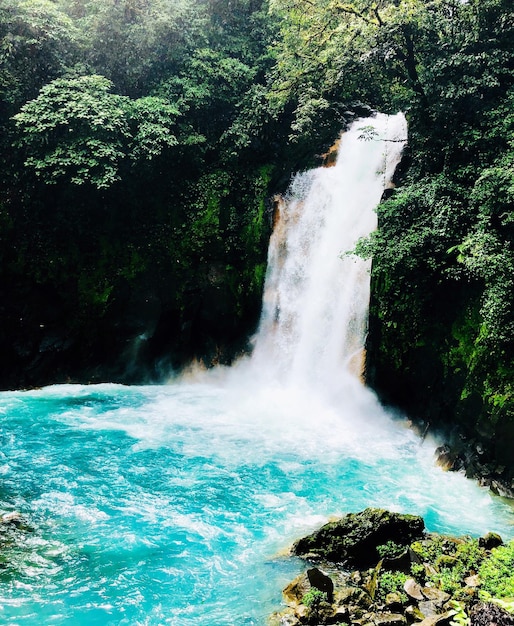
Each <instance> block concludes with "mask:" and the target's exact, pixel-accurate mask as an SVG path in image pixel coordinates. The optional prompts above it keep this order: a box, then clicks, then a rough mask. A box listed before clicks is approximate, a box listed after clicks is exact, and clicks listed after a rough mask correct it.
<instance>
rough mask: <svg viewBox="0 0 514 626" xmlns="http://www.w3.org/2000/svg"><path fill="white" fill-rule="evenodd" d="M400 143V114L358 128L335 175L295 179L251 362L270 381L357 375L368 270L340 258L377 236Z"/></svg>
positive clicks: (280, 222)
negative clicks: (382, 202)
mask: <svg viewBox="0 0 514 626" xmlns="http://www.w3.org/2000/svg"><path fill="white" fill-rule="evenodd" d="M406 136H407V125H406V121H405V118H404V116H403V115H402V114H401V113H399V114H397V115H395V116H387V115H383V114H378V115H376V116H375V117H373V118H369V119H359V120H357V121H355V122H354V123H353V124H352V126H351V127H350V129H349V130H348V132H346V133H344V134H343V136H342V138H341V142H340V147H339V156H338V158H337V161H336V163H335V165H334V166H333V167H320V168H318V169H315V170H312V171H310V172H307V173H304V174H300V175H298V176H296V178H295V179H294V181H293V183H292V186H291V188H290V190H289V192H288V194H287V196H286V197H285V198H283V199H282V200H281V202H280V203H279V206H278V212H279V214H278V216H277V219H276V225H275V229H274V232H273V235H272V237H271V241H270V247H269V253H268V273H267V278H266V285H265V291H264V299H263V312H262V318H261V324H260V328H259V331H258V334H257V336H256V339H255V349H254V355H253V360H254V363H256V364H257V365H258V366H259V367H260V368H262V369H266V370H267V371H268V372H270V373H271V375H272V376H273V377H274V378H275V379H278V380H281V381H283V382H286V383H287V384H293V385H299V386H301V385H303V384H304V383H305V382H309V384H311V385H312V384H313V383H314V384H316V383H321V384H326V383H327V381H328V380H329V379H330V378H332V377H333V376H337V377H340V376H341V375H343V374H342V372H345V374H344V375H347V376H348V375H351V376H354V375H355V370H357V371H358V370H359V369H360V367H359V365H357V366H356V363H357V364H358V363H359V362H361V354H362V350H363V346H364V341H365V333H366V321H367V312H368V302H369V269H370V264H369V262H367V261H364V260H362V259H359V258H356V257H355V256H352V255H347V254H346V253H347V252H348V251H350V250H352V249H353V248H354V246H355V243H356V242H357V240H358V239H359V238H360V237H362V236H364V235H367V234H369V233H370V232H371V231H372V230H373V229H374V228H375V227H376V213H375V211H374V209H375V207H376V205H377V204H378V202H379V201H380V198H381V196H382V193H383V191H384V188H385V187H387V186H388V185H389V184H390V181H391V178H392V175H393V173H394V170H395V168H396V165H397V164H398V162H399V160H400V157H401V152H402V149H403V146H404V145H405V140H406ZM349 370H350V372H349ZM352 370H353V372H352Z"/></svg>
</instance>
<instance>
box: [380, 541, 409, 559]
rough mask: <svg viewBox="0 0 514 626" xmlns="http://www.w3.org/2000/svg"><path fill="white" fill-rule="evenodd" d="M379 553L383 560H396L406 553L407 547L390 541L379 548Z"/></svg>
mask: <svg viewBox="0 0 514 626" xmlns="http://www.w3.org/2000/svg"><path fill="white" fill-rule="evenodd" d="M377 552H378V556H379V557H380V558H381V559H386V558H387V559H394V558H395V557H397V556H400V554H403V553H404V552H405V546H401V545H398V544H397V543H395V542H394V541H388V542H387V543H385V544H384V545H382V546H377Z"/></svg>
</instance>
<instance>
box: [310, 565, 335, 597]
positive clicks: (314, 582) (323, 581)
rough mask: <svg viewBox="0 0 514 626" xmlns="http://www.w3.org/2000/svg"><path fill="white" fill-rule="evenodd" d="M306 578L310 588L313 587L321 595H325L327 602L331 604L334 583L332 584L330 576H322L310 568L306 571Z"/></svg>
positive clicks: (315, 568)
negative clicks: (320, 592) (321, 593)
mask: <svg viewBox="0 0 514 626" xmlns="http://www.w3.org/2000/svg"><path fill="white" fill-rule="evenodd" d="M307 578H308V580H309V583H310V586H311V587H315V588H316V589H319V590H320V591H322V592H323V593H326V594H327V600H328V601H329V602H332V600H333V598H334V583H333V582H332V579H331V578H330V576H327V575H326V574H324V573H323V572H322V571H321V570H320V569H318V568H317V567H312V568H311V569H308V570H307Z"/></svg>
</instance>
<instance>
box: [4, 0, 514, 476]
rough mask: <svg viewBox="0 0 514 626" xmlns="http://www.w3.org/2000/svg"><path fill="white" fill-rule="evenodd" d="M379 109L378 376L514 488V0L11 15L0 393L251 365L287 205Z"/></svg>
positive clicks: (76, 4) (186, 5)
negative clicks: (388, 183)
mask: <svg viewBox="0 0 514 626" xmlns="http://www.w3.org/2000/svg"><path fill="white" fill-rule="evenodd" d="M371 109H378V110H381V111H384V112H396V111H398V110H402V111H404V112H405V114H406V116H407V119H408V122H409V143H408V148H407V151H406V155H405V158H404V160H403V162H402V166H401V170H400V171H399V173H398V175H397V181H396V182H397V186H396V189H394V190H393V191H391V192H390V193H389V194H388V197H387V198H386V199H385V201H384V202H383V203H382V204H381V205H380V207H379V209H378V214H379V229H378V230H377V232H376V233H374V234H373V235H372V236H371V237H370V238H369V239H367V240H365V241H361V242H359V244H358V247H357V248H358V249H357V252H358V253H359V254H361V255H364V256H366V255H372V256H373V271H372V303H371V316H370V333H369V339H368V367H367V376H368V380H369V382H370V383H371V384H372V385H373V386H374V387H375V388H376V389H377V390H378V391H379V393H380V394H381V396H382V397H383V398H384V399H385V400H386V401H389V402H391V403H393V404H395V405H398V406H401V407H402V408H404V409H406V410H407V411H408V412H410V413H411V414H413V415H415V416H416V417H418V418H421V419H424V420H425V421H426V422H427V423H430V424H431V425H432V424H433V425H445V426H446V427H447V428H448V427H454V426H455V425H457V428H458V432H459V433H464V434H465V435H466V436H467V437H468V438H474V439H476V440H477V441H478V440H479V441H480V442H481V443H480V445H481V454H482V453H483V455H484V456H483V460H484V462H486V463H487V462H489V461H491V463H493V461H494V468H493V469H492V470H491V471H493V470H494V471H493V473H494V472H496V473H497V474H502V475H503V477H504V478H506V479H509V476H510V478H512V477H513V473H512V458H511V449H510V445H509V442H510V441H512V440H513V438H514V397H513V382H512V381H513V380H514V361H513V357H514V343H513V342H514V312H513V307H512V302H513V296H514V250H513V248H512V241H513V236H514V206H513V203H514V14H513V7H512V3H511V1H510V0H430V1H421V0H374V1H372V2H371V1H369V0H355V1H353V2H344V1H343V0H269V1H268V0H225V1H224V2H222V1H221V0H173V1H172V0H2V2H1V3H0V180H1V185H0V239H1V242H2V245H1V247H0V296H1V297H0V318H1V324H0V354H1V355H2V356H1V358H0V386H1V387H2V388H9V387H20V386H30V385H38V384H44V383H48V382H57V381H63V380H68V379H88V380H101V379H121V380H128V381H130V380H141V379H142V377H143V372H144V375H147V376H149V377H151V378H156V377H157V376H158V373H159V371H160V368H164V369H165V370H166V371H168V370H169V368H170V367H179V366H180V365H181V364H183V363H184V362H186V361H187V360H189V359H191V358H199V359H203V360H205V361H206V362H207V363H212V362H215V361H220V360H221V361H229V360H230V359H231V358H232V357H233V356H234V355H235V354H237V352H238V351H241V350H244V349H245V341H244V340H245V338H246V337H247V336H248V334H249V333H250V332H251V331H252V329H253V328H254V327H255V323H256V321H257V318H258V314H259V307H260V304H259V303H260V294H261V289H262V283H263V278H264V272H265V255H266V246H267V237H268V234H269V229H270V221H271V220H270V200H269V199H270V197H271V196H272V194H273V193H275V192H277V191H281V190H283V189H284V187H285V186H286V185H287V182H288V180H289V177H290V175H291V174H292V173H293V172H294V171H296V170H298V169H301V168H304V167H307V166H308V165H309V164H312V163H314V162H315V160H313V158H314V157H315V156H316V155H319V154H321V153H323V151H324V150H326V148H327V147H328V146H329V145H330V143H331V142H333V140H334V139H336V138H337V136H338V134H339V133H340V132H341V130H342V129H344V127H345V126H346V125H347V123H348V122H349V121H351V120H352V119H353V118H354V117H355V116H360V115H362V114H366V112H368V113H369V111H370V110H371ZM509 466H510V468H511V469H508V467H509ZM509 472H510V473H509Z"/></svg>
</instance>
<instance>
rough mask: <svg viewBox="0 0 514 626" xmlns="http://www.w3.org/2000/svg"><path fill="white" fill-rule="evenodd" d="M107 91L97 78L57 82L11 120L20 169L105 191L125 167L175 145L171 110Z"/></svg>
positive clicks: (158, 103)
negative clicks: (22, 157) (22, 153)
mask: <svg viewBox="0 0 514 626" xmlns="http://www.w3.org/2000/svg"><path fill="white" fill-rule="evenodd" d="M111 87H112V83H111V81H109V80H108V79H107V78H105V77H103V76H99V75H92V76H81V77H79V78H71V79H66V78H58V79H56V80H54V81H52V82H51V83H49V84H48V85H45V86H44V87H43V88H42V89H41V92H40V94H39V96H38V97H37V98H36V99H35V100H32V101H30V102H28V103H27V104H25V105H24V106H23V107H22V109H21V111H20V113H18V114H17V115H15V116H14V119H15V121H16V125H17V127H18V130H19V131H20V133H21V137H20V140H19V142H20V144H21V145H22V146H25V147H26V150H27V153H28V156H27V159H26V161H25V165H26V166H27V167H29V168H31V169H33V170H34V171H35V173H36V175H37V176H38V177H40V178H41V179H42V180H43V181H44V182H45V183H47V184H55V183H57V182H58V181H60V180H63V179H64V180H67V181H69V182H71V183H73V184H76V185H82V184H84V183H90V184H92V185H93V186H95V187H96V188H98V189H101V188H106V187H110V186H111V185H112V184H113V183H115V182H116V181H117V180H119V179H120V168H121V166H122V164H123V163H124V162H127V161H129V162H130V161H132V162H138V161H140V160H145V159H151V158H153V157H155V156H158V155H160V154H161V152H162V151H163V150H165V149H167V148H173V147H174V146H176V145H177V144H178V139H177V137H176V135H175V134H174V132H173V131H174V126H175V123H176V119H177V117H178V115H179V113H178V110H177V108H176V107H173V106H172V105H170V104H169V103H168V102H165V101H163V100H160V99H159V98H155V97H146V98H140V99H138V100H131V99H130V98H128V97H127V96H119V95H117V94H113V93H111V92H110V89H111Z"/></svg>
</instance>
